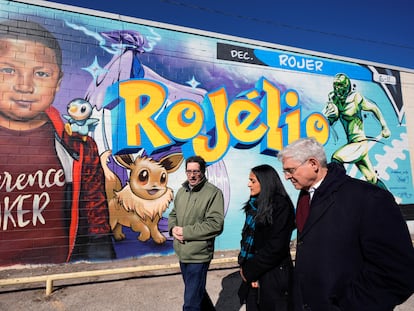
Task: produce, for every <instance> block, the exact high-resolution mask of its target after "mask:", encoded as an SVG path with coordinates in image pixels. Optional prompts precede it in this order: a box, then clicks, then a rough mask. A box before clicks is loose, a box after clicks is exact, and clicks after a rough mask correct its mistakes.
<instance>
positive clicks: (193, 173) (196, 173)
mask: <svg viewBox="0 0 414 311" xmlns="http://www.w3.org/2000/svg"><path fill="white" fill-rule="evenodd" d="M185 173H186V174H187V175H199V174H200V173H201V171H200V170H193V171H192V170H186V171H185Z"/></svg>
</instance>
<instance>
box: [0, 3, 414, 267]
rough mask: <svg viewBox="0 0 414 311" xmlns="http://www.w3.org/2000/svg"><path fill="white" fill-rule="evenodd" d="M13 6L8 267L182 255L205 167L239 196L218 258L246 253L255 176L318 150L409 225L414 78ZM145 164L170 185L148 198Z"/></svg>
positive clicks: (5, 16)
mask: <svg viewBox="0 0 414 311" xmlns="http://www.w3.org/2000/svg"><path fill="white" fill-rule="evenodd" d="M0 5H1V8H2V10H1V12H0V23H1V25H0V51H1V53H0V85H1V86H0V89H1V92H2V99H1V100H0V109H2V112H1V113H0V146H1V149H0V150H1V152H0V159H1V170H0V174H1V175H0V226H1V227H0V265H2V266H5V265H12V264H20V263H24V264H28V263H30V264H32V263H61V262H73V261H77V260H91V261H94V260H106V259H108V260H112V259H123V258H130V257H140V256H146V255H155V256H163V255H170V254H172V253H173V249H172V238H171V237H170V236H169V234H168V230H167V218H168V214H169V211H170V210H171V207H172V205H173V195H174V192H175V191H177V190H178V188H179V187H180V185H181V183H182V182H183V181H184V180H185V174H184V167H183V166H184V165H183V164H182V163H183V162H182V161H183V159H185V158H187V157H189V156H192V155H200V156H202V157H203V158H204V159H205V160H206V161H207V162H208V169H207V177H208V179H209V180H210V181H211V182H212V183H214V184H215V185H217V186H218V187H219V188H220V189H221V190H222V191H223V194H224V197H225V212H226V216H225V229H224V232H223V233H222V234H221V235H220V236H219V238H218V239H217V242H216V246H217V249H218V250H235V249H238V248H239V242H240V233H241V229H242V225H243V222H244V214H243V212H242V206H243V203H244V202H245V201H246V200H247V199H248V195H249V193H248V191H247V182H248V175H249V172H250V169H251V168H252V167H254V166H256V165H259V164H264V163H266V164H270V165H272V166H274V167H275V168H276V170H277V171H278V172H280V173H281V172H282V168H281V163H279V161H278V160H277V157H276V155H277V153H278V151H279V150H281V149H282V148H283V147H284V146H286V145H287V144H289V143H290V142H292V141H293V140H295V139H297V138H300V137H308V136H313V137H315V138H316V139H317V140H318V141H319V142H321V143H322V144H324V145H325V147H326V151H327V154H328V156H329V157H331V158H332V159H335V160H336V161H340V162H342V163H344V166H345V168H346V170H347V173H348V174H349V175H350V176H353V177H356V178H360V179H364V180H367V181H368V182H371V183H373V184H377V185H378V186H380V187H383V188H386V189H388V190H389V191H390V192H391V193H392V194H393V195H394V197H395V199H396V201H397V202H398V203H399V204H400V206H401V210H402V211H403V214H404V215H406V217H407V220H410V219H408V218H410V217H409V216H407V215H412V212H411V211H412V210H413V203H414V198H413V194H414V190H413V181H412V176H413V167H412V159H413V150H412V147H411V146H412V145H413V144H412V143H411V145H410V143H409V142H410V141H411V142H412V141H413V139H414V134H413V125H412V124H413V120H412V119H409V116H410V115H413V110H414V108H413V107H412V104H411V106H410V103H412V102H413V99H414V88H413V87H412V86H413V85H414V72H413V71H412V70H408V69H404V68H396V67H393V66H387V65H384V64H375V63H366V62H363V61H359V60H354V61H350V60H349V59H343V58H340V57H335V58H333V57H332V55H329V56H328V55H324V54H320V53H316V52H312V51H305V50H299V49H294V48H289V47H282V46H276V45H274V44H271V43H266V42H259V41H252V40H248V39H243V38H238V37H230V36H225V35H220V34H216V36H213V35H212V34H211V33H206V32H203V31H199V30H196V29H188V28H185V29H184V28H182V27H175V26H171V25H166V24H160V23H155V22H151V21H143V20H138V19H133V18H127V17H122V18H121V17H120V16H119V15H115V14H113V15H112V14H109V13H103V12H98V11H93V10H86V9H81V8H78V9H76V10H75V9H74V7H70V6H64V5H60V4H55V3H52V2H45V1H30V3H29V1H5V0H0ZM75 11H76V12H75ZM167 162H168V163H169V165H168V167H167V166H166V165H165V163H167ZM138 166H139V167H146V168H148V171H149V172H157V174H158V173H159V172H160V171H163V172H164V173H165V175H166V176H167V178H166V179H165V180H163V181H162V182H161V181H158V183H157V185H156V187H155V188H156V191H154V189H155V188H154V185H151V187H153V188H152V189H149V187H150V185H148V184H146V183H145V182H143V183H141V185H140V187H141V188H140V189H134V188H133V186H132V185H131V183H130V182H129V179H130V176H131V173H132V172H133V170H136V169H137V167H138ZM154 174H155V173H154ZM285 186H286V188H287V189H288V191H289V194H290V195H291V197H292V200H293V201H295V200H296V196H297V193H296V191H295V190H294V189H293V188H292V186H291V185H290V183H285ZM143 192H145V193H147V195H140V193H143ZM379 208H380V207H379ZM292 238H294V236H293V237H292Z"/></svg>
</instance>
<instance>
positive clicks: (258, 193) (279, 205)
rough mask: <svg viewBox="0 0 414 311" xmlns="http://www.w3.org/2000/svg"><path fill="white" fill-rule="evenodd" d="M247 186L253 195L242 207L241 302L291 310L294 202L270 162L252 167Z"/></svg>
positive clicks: (249, 308) (253, 306) (250, 309)
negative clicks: (291, 248) (291, 245)
mask: <svg viewBox="0 0 414 311" xmlns="http://www.w3.org/2000/svg"><path fill="white" fill-rule="evenodd" d="M248 187H249V188H250V198H249V200H248V201H247V202H246V204H245V205H244V207H243V210H244V212H245V213H246V221H245V224H244V227H243V231H242V239H241V243H240V244H241V249H240V253H239V265H240V275H241V277H242V279H243V282H242V284H241V286H240V289H239V293H238V294H239V297H240V302H241V303H242V304H246V310H247V311H254V310H260V311H263V310H278V311H279V310H283V311H285V310H290V309H291V303H290V285H291V276H292V269H293V264H292V259H291V256H290V240H291V235H292V231H293V230H294V228H295V220H294V219H295V216H294V215H295V212H294V206H293V203H292V201H291V199H290V197H289V195H288V194H287V192H286V190H285V188H284V186H283V184H282V182H281V180H280V177H279V175H278V174H277V172H276V171H275V169H274V168H273V167H271V166H270V165H266V164H265V165H259V166H256V167H254V168H252V170H251V172H250V175H249V183H248Z"/></svg>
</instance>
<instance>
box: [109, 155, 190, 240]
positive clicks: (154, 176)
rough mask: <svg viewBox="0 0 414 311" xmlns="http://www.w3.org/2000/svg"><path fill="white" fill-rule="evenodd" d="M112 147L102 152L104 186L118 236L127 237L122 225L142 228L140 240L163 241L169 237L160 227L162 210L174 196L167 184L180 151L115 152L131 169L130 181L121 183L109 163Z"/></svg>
mask: <svg viewBox="0 0 414 311" xmlns="http://www.w3.org/2000/svg"><path fill="white" fill-rule="evenodd" d="M110 155H111V151H109V150H107V151H105V152H104V153H103V154H102V155H101V164H102V167H103V169H104V173H105V190H106V195H107V199H108V206H109V223H110V225H111V229H112V231H113V234H114V238H115V240H118V241H119V240H123V239H125V234H124V233H123V232H122V226H126V227H130V228H131V229H132V230H133V231H135V232H140V235H139V236H138V240H140V241H142V242H145V241H147V240H149V239H150V238H152V239H153V240H154V242H155V243H157V244H162V243H164V242H165V241H166V237H165V236H164V235H163V234H161V232H160V231H159V229H158V222H159V221H160V218H161V217H162V214H163V212H165V211H166V209H167V208H168V205H169V203H170V202H171V201H172V200H173V191H172V189H171V188H169V187H167V184H168V174H169V173H172V172H174V171H176V170H177V169H178V168H179V167H180V164H181V163H182V161H183V156H182V154H181V153H173V154H170V155H167V156H165V157H163V158H162V159H160V160H159V161H156V160H153V159H152V158H151V157H147V156H138V157H137V158H136V159H135V160H134V159H133V156H132V155H130V154H127V155H116V156H115V158H116V160H117V161H118V163H119V164H121V165H122V166H123V167H124V168H126V169H128V170H129V171H130V176H129V180H128V182H127V184H126V185H125V186H124V187H122V186H121V181H120V179H119V177H118V176H117V175H116V174H115V173H114V172H112V171H111V170H110V169H109V167H108V160H109V156H110Z"/></svg>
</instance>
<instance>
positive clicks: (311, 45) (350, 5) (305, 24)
mask: <svg viewBox="0 0 414 311" xmlns="http://www.w3.org/2000/svg"><path fill="white" fill-rule="evenodd" d="M46 2H48V1H46ZM50 2H55V3H62V4H69V5H72V6H79V7H84V8H89V9H94V10H98V11H104V12H109V13H115V14H120V15H125V16H131V17H136V18H140V19H145V20H150V21H154V22H162V23H167V24H172V25H178V26H183V27H189V28H194V29H200V30H205V31H209V32H216V33H220V34H226V35H231V36H236V37H242V38H248V39H253V40H259V41H265V42H270V43H274V44H279V45H283V46H288V47H295V48H300V49H305V50H310V51H316V52H322V53H328V54H333V55H339V56H344V57H347V58H354V59H359V60H364V61H369V62H375V63H381V64H387V65H392V66H397V67H404V68H409V69H414V14H413V9H412V0H393V1H378V0H358V1H357V0H349V1H346V0H345V1H332V0H314V1H308V0H299V1H298V0H289V1H278V0H254V1H246V0H238V1H235V0H198V1H195V0H193V1H190V0H147V1H143V0H118V1H110V0H54V1H50Z"/></svg>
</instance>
